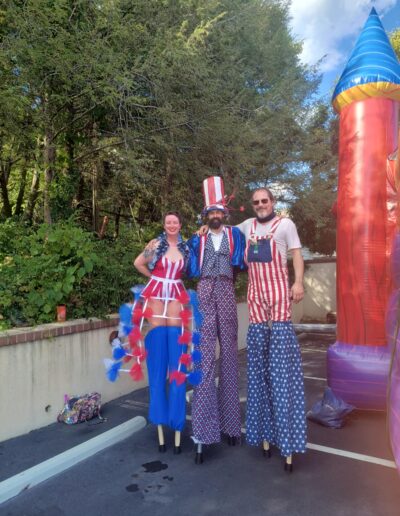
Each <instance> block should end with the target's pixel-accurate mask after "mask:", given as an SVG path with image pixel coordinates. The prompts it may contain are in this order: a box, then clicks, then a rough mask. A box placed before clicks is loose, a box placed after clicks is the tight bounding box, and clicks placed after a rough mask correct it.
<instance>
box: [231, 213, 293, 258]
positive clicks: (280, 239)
mask: <svg viewBox="0 0 400 516" xmlns="http://www.w3.org/2000/svg"><path fill="white" fill-rule="evenodd" d="M275 220H276V219H272V220H270V221H269V222H266V223H265V224H261V223H260V222H257V224H256V231H255V234H256V236H259V237H265V236H267V235H268V234H269V233H270V232H271V226H272V224H273V223H274V221H275ZM253 221H254V217H253V218H251V219H247V220H245V221H244V222H242V223H241V224H238V225H237V226H236V227H238V228H239V229H240V231H241V232H242V233H243V234H244V236H245V237H246V244H247V242H248V241H249V238H250V233H251V229H252V226H253ZM274 242H275V243H276V245H277V248H278V250H279V252H280V253H281V256H282V258H283V265H286V262H287V253H288V251H289V250H290V249H301V243H300V239H299V235H298V234H297V229H296V226H295V224H294V222H293V221H292V220H290V219H288V218H282V219H281V221H280V223H279V225H278V227H277V228H276V230H275V232H274Z"/></svg>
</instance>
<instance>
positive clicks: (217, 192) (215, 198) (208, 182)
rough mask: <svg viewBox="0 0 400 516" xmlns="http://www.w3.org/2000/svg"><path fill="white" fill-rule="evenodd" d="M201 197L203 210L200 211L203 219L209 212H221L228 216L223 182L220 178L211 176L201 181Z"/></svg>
mask: <svg viewBox="0 0 400 516" xmlns="http://www.w3.org/2000/svg"><path fill="white" fill-rule="evenodd" d="M203 197H204V209H203V211H202V215H203V217H204V216H206V215H207V213H208V212H209V211H212V210H221V211H223V212H224V213H225V215H228V213H229V212H228V209H227V207H226V198H225V193H224V182H223V180H222V177H219V176H212V177H207V179H204V181H203Z"/></svg>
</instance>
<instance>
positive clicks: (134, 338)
mask: <svg viewBox="0 0 400 516" xmlns="http://www.w3.org/2000/svg"><path fill="white" fill-rule="evenodd" d="M142 339H143V335H142V334H141V333H140V330H139V328H138V327H137V326H134V327H133V328H132V331H131V332H130V334H129V335H128V340H129V344H130V346H131V348H133V347H134V345H135V344H136V342H138V341H139V340H142Z"/></svg>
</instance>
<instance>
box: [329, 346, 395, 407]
mask: <svg viewBox="0 0 400 516" xmlns="http://www.w3.org/2000/svg"><path fill="white" fill-rule="evenodd" d="M389 367H390V350H389V348H388V346H355V345H351V344H345V343H343V342H339V341H337V342H335V344H333V345H332V346H330V347H329V349H328V385H329V387H330V388H331V389H332V390H333V392H334V393H335V394H336V396H339V397H340V398H342V400H344V401H346V402H347V403H350V404H351V405H354V406H355V407H356V408H358V409H363V410H386V395H387V391H386V388H387V379H388V373H389Z"/></svg>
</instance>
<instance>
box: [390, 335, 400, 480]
mask: <svg viewBox="0 0 400 516" xmlns="http://www.w3.org/2000/svg"><path fill="white" fill-rule="evenodd" d="M399 340H400V339H399ZM388 415H389V430H390V442H391V445H392V451H393V455H394V459H395V461H396V465H397V469H398V471H399V474H400V344H399V342H398V343H397V347H396V350H395V355H394V357H393V366H392V373H391V375H390V391H389V408H388Z"/></svg>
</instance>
